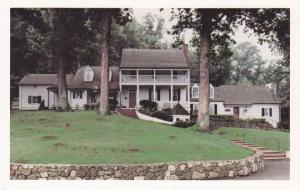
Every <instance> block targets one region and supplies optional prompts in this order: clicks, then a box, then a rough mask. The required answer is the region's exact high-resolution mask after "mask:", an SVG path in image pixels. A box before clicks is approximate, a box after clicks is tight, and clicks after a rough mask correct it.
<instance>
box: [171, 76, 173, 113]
mask: <svg viewBox="0 0 300 191" xmlns="http://www.w3.org/2000/svg"><path fill="white" fill-rule="evenodd" d="M172 73H173V71H172ZM172 79H173V78H172ZM171 108H173V84H171Z"/></svg>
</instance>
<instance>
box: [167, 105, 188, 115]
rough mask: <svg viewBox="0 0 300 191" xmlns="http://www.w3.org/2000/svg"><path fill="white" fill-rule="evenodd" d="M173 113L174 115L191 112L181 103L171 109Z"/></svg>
mask: <svg viewBox="0 0 300 191" xmlns="http://www.w3.org/2000/svg"><path fill="white" fill-rule="evenodd" d="M171 114H172V115H189V112H188V111H186V110H185V109H184V108H183V107H182V105H180V104H179V103H178V104H176V105H175V106H174V107H173V108H172V109H171Z"/></svg>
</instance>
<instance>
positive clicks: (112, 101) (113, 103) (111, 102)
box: [108, 99, 118, 110]
mask: <svg viewBox="0 0 300 191" xmlns="http://www.w3.org/2000/svg"><path fill="white" fill-rule="evenodd" d="M108 104H109V109H110V110H115V109H116V108H117V105H118V100H116V99H109V100H108Z"/></svg>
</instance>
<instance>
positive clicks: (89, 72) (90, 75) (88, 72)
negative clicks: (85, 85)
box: [84, 66, 94, 82]
mask: <svg viewBox="0 0 300 191" xmlns="http://www.w3.org/2000/svg"><path fill="white" fill-rule="evenodd" d="M93 79H94V71H93V69H92V68H91V67H90V66H86V68H85V69H84V81H89V82H91V81H93Z"/></svg>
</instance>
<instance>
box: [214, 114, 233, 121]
mask: <svg viewBox="0 0 300 191" xmlns="http://www.w3.org/2000/svg"><path fill="white" fill-rule="evenodd" d="M209 118H210V119H211V120H216V121H234V118H233V115H210V116H209Z"/></svg>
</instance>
